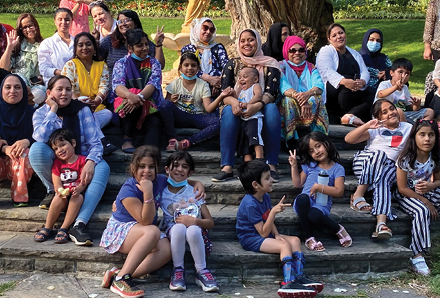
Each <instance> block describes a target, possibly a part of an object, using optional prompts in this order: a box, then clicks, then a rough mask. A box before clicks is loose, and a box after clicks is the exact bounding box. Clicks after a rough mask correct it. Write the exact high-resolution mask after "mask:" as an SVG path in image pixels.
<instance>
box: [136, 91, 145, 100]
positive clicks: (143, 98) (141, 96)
mask: <svg viewBox="0 0 440 298" xmlns="http://www.w3.org/2000/svg"><path fill="white" fill-rule="evenodd" d="M138 96H139V97H140V98H141V99H142V101H145V97H144V96H143V95H142V94H140V93H139V94H138Z"/></svg>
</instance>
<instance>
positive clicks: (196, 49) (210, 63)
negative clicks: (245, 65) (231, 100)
mask: <svg viewBox="0 0 440 298" xmlns="http://www.w3.org/2000/svg"><path fill="white" fill-rule="evenodd" d="M216 32H217V28H216V27H215V25H214V23H213V22H212V20H211V19H209V18H201V19H198V20H194V21H193V23H192V24H191V32H190V37H189V38H190V41H191V43H190V44H187V45H186V46H184V47H183V48H182V50H181V53H182V54H183V53H185V52H193V53H195V54H196V56H198V57H199V59H200V70H199V71H198V72H197V77H199V78H201V79H202V80H204V81H206V82H208V83H209V86H210V87H211V93H212V97H213V98H216V97H217V96H218V95H219V94H220V87H221V84H220V76H221V74H222V70H223V67H225V65H226V63H228V61H229V58H228V53H227V52H226V49H225V47H224V46H223V45H222V44H221V43H216V42H215V37H216Z"/></svg>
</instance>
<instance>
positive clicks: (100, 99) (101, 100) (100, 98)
mask: <svg viewBox="0 0 440 298" xmlns="http://www.w3.org/2000/svg"><path fill="white" fill-rule="evenodd" d="M96 98H99V101H100V102H101V104H102V102H103V101H104V100H103V99H102V97H101V96H96Z"/></svg>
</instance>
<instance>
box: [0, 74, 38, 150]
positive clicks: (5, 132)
mask: <svg viewBox="0 0 440 298" xmlns="http://www.w3.org/2000/svg"><path fill="white" fill-rule="evenodd" d="M10 76H14V77H16V78H18V79H19V80H20V83H21V88H22V89H23V97H22V98H21V100H20V101H19V102H18V103H16V104H9V103H7V102H6V101H5V100H4V98H3V85H4V84H5V81H6V79H7V78H8V77H10ZM0 90H1V91H2V92H1V94H0V137H1V138H2V139H4V140H6V142H8V145H12V144H14V143H15V142H16V141H19V140H23V139H28V140H29V142H31V143H32V133H33V126H32V115H33V114H34V111H35V110H34V108H33V107H32V106H30V105H29V104H28V93H27V86H26V84H25V82H24V81H23V79H22V78H20V76H18V75H16V74H9V75H7V76H6V77H5V79H4V80H3V82H2V84H1V88H0Z"/></svg>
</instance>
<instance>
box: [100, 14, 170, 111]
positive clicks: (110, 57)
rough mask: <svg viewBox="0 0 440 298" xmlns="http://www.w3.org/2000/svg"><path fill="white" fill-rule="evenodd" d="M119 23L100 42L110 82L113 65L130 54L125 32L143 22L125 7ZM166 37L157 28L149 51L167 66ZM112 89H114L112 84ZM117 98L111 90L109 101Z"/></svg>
mask: <svg viewBox="0 0 440 298" xmlns="http://www.w3.org/2000/svg"><path fill="white" fill-rule="evenodd" d="M116 19H117V22H118V23H117V24H118V26H117V27H116V29H115V31H113V33H112V34H110V35H108V36H107V37H105V38H104V39H103V40H101V42H100V44H99V54H100V56H101V57H102V58H103V60H105V63H106V64H107V66H108V70H109V74H110V80H109V81H110V82H112V75H113V67H114V65H115V63H116V61H118V60H119V59H121V58H123V57H124V56H126V55H127V54H128V49H127V48H126V46H125V43H126V37H125V33H126V32H127V31H128V30H130V29H141V30H143V28H142V24H141V20H140V19H139V16H138V14H137V13H136V12H135V11H133V10H130V9H124V10H123V11H121V12H120V13H119V14H118V17H117V18H116ZM164 38H165V35H164V34H163V27H162V30H159V27H158V28H157V33H156V37H155V40H154V41H155V42H156V44H154V43H153V42H152V41H149V52H148V56H150V57H154V58H156V59H157V60H158V61H159V62H160V65H161V67H162V69H163V68H164V67H165V56H164V55H163V49H162V43H163V40H164ZM110 87H111V88H110V90H113V89H114V88H112V86H110ZM114 99H115V94H114V92H111V93H110V95H109V96H108V98H107V102H108V103H112V102H113V101H114Z"/></svg>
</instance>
